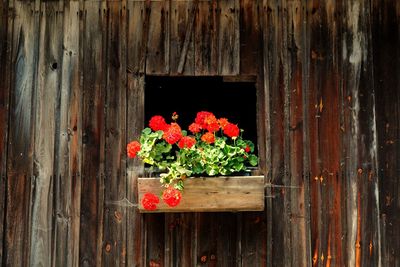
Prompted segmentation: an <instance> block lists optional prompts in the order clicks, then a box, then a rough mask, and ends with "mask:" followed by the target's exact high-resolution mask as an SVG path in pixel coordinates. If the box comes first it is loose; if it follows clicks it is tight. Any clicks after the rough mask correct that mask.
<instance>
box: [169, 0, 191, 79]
mask: <svg viewBox="0 0 400 267" xmlns="http://www.w3.org/2000/svg"><path fill="white" fill-rule="evenodd" d="M170 5H171V6H170V10H169V12H170V16H171V18H170V20H171V21H170V32H168V31H167V32H166V34H168V33H169V34H170V36H169V41H170V46H169V49H170V53H169V59H170V67H171V70H170V73H171V74H185V75H193V74H194V52H195V51H194V24H195V21H196V13H197V12H196V10H197V8H198V1H197V0H195V1H179V0H178V1H174V0H172V1H171V2H170Z"/></svg>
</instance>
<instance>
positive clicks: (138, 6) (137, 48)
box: [126, 1, 148, 78]
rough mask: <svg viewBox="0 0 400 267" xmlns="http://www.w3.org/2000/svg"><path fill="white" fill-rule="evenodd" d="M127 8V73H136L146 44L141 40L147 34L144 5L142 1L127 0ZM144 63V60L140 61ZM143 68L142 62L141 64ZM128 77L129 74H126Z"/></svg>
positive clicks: (143, 55)
mask: <svg viewBox="0 0 400 267" xmlns="http://www.w3.org/2000/svg"><path fill="white" fill-rule="evenodd" d="M126 9H127V37H126V38H127V51H126V53H127V54H126V56H127V66H126V70H127V73H131V74H132V73H138V72H139V70H140V65H141V59H142V58H143V61H144V57H145V52H146V51H145V49H143V46H146V44H144V43H143V42H145V40H144V39H146V35H147V34H148V29H146V26H147V23H148V22H146V16H147V12H146V6H145V2H144V1H128V2H127V3H126ZM142 63H144V62H142ZM142 65H143V66H142V68H144V64H142ZM128 78H129V75H128Z"/></svg>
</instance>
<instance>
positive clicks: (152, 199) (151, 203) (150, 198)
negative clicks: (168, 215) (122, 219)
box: [142, 193, 160, 210]
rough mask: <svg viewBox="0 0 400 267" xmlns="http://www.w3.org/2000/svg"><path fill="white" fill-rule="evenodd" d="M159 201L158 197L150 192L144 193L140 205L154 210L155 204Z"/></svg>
mask: <svg viewBox="0 0 400 267" xmlns="http://www.w3.org/2000/svg"><path fill="white" fill-rule="evenodd" d="M158 203H160V200H159V199H158V197H157V196H156V195H154V194H152V193H146V194H144V196H143V198H142V206H143V208H144V209H146V210H155V209H157V204H158Z"/></svg>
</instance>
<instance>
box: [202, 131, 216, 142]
mask: <svg viewBox="0 0 400 267" xmlns="http://www.w3.org/2000/svg"><path fill="white" fill-rule="evenodd" d="M201 141H203V142H205V143H207V144H212V143H214V142H215V136H214V134H213V133H210V132H206V133H205V134H203V136H202V137H201Z"/></svg>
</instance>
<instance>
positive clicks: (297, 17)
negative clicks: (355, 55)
mask: <svg viewBox="0 0 400 267" xmlns="http://www.w3.org/2000/svg"><path fill="white" fill-rule="evenodd" d="M287 8H288V24H289V25H292V26H291V27H288V30H287V40H288V51H289V53H288V55H287V60H286V64H288V75H289V78H288V83H289V84H288V85H289V92H288V93H289V96H288V97H289V99H290V105H289V108H288V109H289V111H288V112H289V118H288V120H289V121H288V124H289V127H285V129H286V131H287V132H288V134H289V140H288V142H289V146H290V157H289V159H288V164H289V166H288V170H289V173H290V186H292V188H291V189H289V192H288V194H290V200H289V201H290V204H289V205H290V238H291V246H292V248H293V249H292V254H291V265H292V266H308V265H309V263H310V259H309V258H307V256H306V250H307V248H306V246H307V242H306V232H307V229H306V227H307V226H306V218H307V214H306V210H305V206H306V205H305V195H304V187H305V183H308V182H309V181H308V180H306V178H307V177H308V176H304V172H303V171H304V165H303V164H304V162H303V155H304V143H303V138H304V137H303V134H304V132H303V119H304V114H303V110H305V109H304V108H303V94H307V88H303V87H302V79H303V67H304V66H303V63H302V59H303V58H302V57H301V55H302V54H303V53H306V54H308V56H309V55H310V54H309V51H306V50H305V49H304V47H303V43H302V30H303V27H302V26H303V25H302V21H303V19H304V17H303V13H302V8H303V7H302V3H300V2H290V3H289V4H288V7H287ZM307 71H308V70H307ZM306 75H307V74H306Z"/></svg>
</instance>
